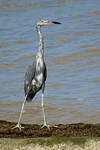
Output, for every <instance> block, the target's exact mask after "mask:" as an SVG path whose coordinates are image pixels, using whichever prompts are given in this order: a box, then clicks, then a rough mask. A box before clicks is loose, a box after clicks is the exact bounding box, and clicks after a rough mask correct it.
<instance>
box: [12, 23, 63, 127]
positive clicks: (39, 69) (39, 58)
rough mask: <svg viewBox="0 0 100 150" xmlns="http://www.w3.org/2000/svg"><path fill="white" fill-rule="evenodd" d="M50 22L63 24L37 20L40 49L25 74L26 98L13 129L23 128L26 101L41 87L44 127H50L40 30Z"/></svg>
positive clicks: (45, 72) (30, 99)
mask: <svg viewBox="0 0 100 150" xmlns="http://www.w3.org/2000/svg"><path fill="white" fill-rule="evenodd" d="M49 24H61V23H59V22H56V21H52V22H51V21H48V20H40V21H39V22H37V25H36V29H37V33H38V36H39V49H38V52H37V55H36V59H35V61H34V62H33V64H32V65H30V66H29V67H28V69H27V71H26V74H25V79H24V92H25V99H24V101H23V104H22V108H21V112H20V116H19V121H18V123H17V125H16V126H15V127H13V129H14V128H19V129H20V130H21V129H22V128H23V127H22V126H21V124H20V120H21V117H22V113H23V110H24V105H25V103H26V101H27V102H30V101H32V99H33V98H34V96H35V95H36V93H37V92H38V91H39V90H41V89H42V102H41V106H42V113H43V120H44V124H43V126H42V128H43V127H44V126H46V127H47V128H48V129H50V128H49V125H48V124H47V121H46V117H45V111H44V88H45V81H46V77H47V70H46V65H45V61H44V43H43V37H42V34H41V30H40V28H41V26H44V25H49Z"/></svg>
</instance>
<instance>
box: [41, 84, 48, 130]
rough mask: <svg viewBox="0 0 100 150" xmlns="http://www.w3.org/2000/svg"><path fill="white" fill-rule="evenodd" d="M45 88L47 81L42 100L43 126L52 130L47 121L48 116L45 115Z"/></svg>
mask: <svg viewBox="0 0 100 150" xmlns="http://www.w3.org/2000/svg"><path fill="white" fill-rule="evenodd" d="M44 88H45V83H44V84H43V86H42V102H41V106H42V113H43V120H44V124H43V126H42V127H41V128H43V127H47V128H48V129H49V130H50V128H49V125H48V124H47V121H46V117H45V110H44Z"/></svg>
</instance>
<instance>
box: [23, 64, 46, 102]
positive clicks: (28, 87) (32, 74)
mask: <svg viewBox="0 0 100 150" xmlns="http://www.w3.org/2000/svg"><path fill="white" fill-rule="evenodd" d="M38 68H40V69H38V70H37V69H36V61H34V62H33V64H32V65H30V66H28V69H27V71H26V73H25V80H24V92H25V96H26V95H27V97H26V100H27V101H28V102H30V101H32V99H33V98H34V96H35V95H36V93H37V92H38V91H39V90H40V89H41V88H42V85H43V84H44V82H45V81H46V77H47V70H46V65H45V62H43V66H42V68H41V66H40V65H38ZM41 74H42V78H43V79H42V78H41V80H42V82H41V83H40V84H39V80H38V78H37V77H38V76H39V75H41ZM33 82H34V84H33Z"/></svg>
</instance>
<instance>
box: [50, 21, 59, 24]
mask: <svg viewBox="0 0 100 150" xmlns="http://www.w3.org/2000/svg"><path fill="white" fill-rule="evenodd" d="M52 24H61V23H60V22H57V21H52Z"/></svg>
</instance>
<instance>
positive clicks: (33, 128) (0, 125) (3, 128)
mask: <svg viewBox="0 0 100 150" xmlns="http://www.w3.org/2000/svg"><path fill="white" fill-rule="evenodd" d="M15 125H16V123H15V122H7V121H3V120H0V138H30V137H31V138H32V137H50V136H60V137H63V136H67V137H81V136H89V137H100V124H84V123H77V124H65V125H64V124H58V125H57V127H50V131H49V130H48V128H41V125H37V124H22V125H23V127H24V129H22V130H21V131H20V130H19V129H17V128H16V129H12V127H14V126H15Z"/></svg>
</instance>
